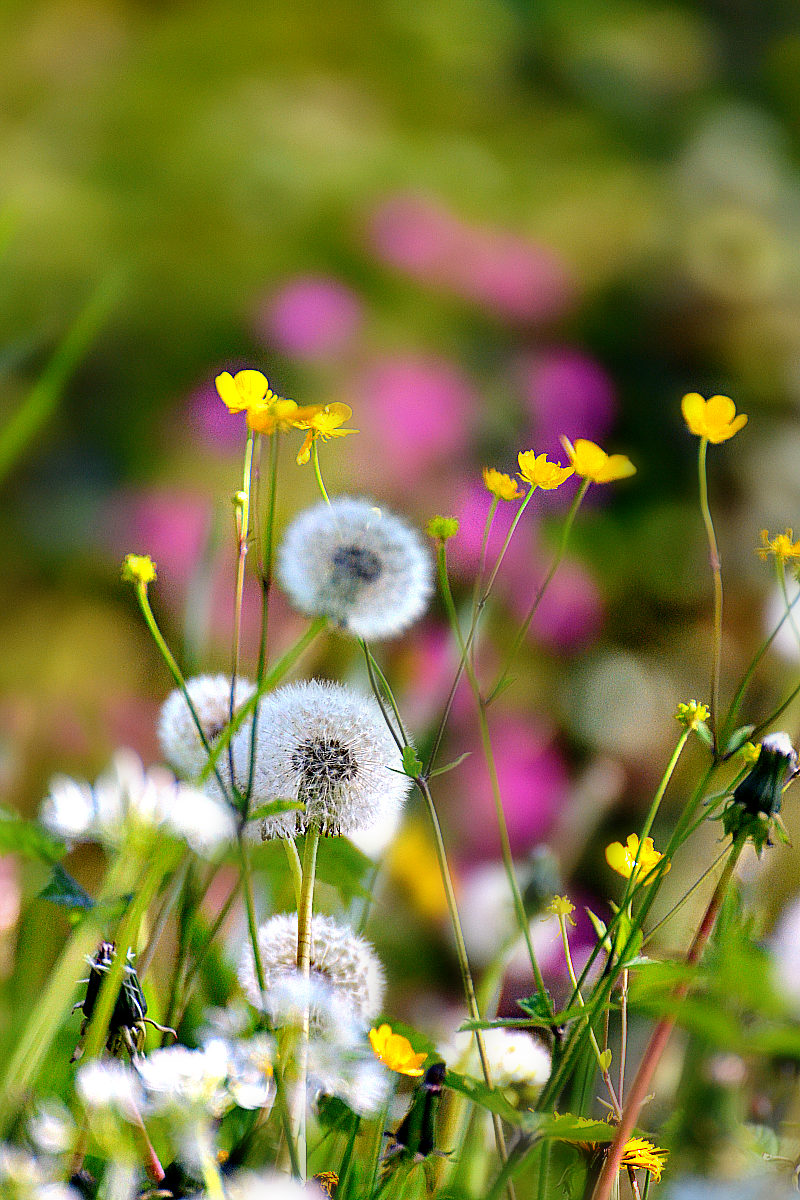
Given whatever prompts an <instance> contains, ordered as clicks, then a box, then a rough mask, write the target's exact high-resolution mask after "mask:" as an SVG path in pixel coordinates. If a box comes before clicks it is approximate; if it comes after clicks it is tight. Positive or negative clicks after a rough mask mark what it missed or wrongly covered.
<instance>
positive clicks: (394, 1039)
mask: <svg viewBox="0 0 800 1200" xmlns="http://www.w3.org/2000/svg"><path fill="white" fill-rule="evenodd" d="M369 1041H370V1045H371V1046H372V1050H373V1053H374V1054H375V1057H376V1058H379V1059H380V1061H381V1062H382V1063H383V1064H384V1066H387V1067H388V1068H389V1070H390V1071H397V1073H398V1074H399V1075H412V1076H419V1075H423V1074H424V1071H423V1070H422V1063H424V1062H425V1059H426V1058H427V1057H428V1056H427V1054H425V1053H421V1054H415V1052H414V1047H413V1046H412V1045H411V1042H410V1041H409V1040H408V1038H407V1037H404V1036H403V1034H402V1033H393V1032H392V1027H391V1025H385V1024H384V1025H379V1026H378V1028H377V1029H370V1031H369Z"/></svg>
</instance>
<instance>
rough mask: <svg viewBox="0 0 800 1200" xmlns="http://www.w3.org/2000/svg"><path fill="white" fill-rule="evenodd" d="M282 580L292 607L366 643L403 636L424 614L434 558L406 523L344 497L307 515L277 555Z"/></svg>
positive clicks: (297, 522)
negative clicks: (334, 623) (336, 625)
mask: <svg viewBox="0 0 800 1200" xmlns="http://www.w3.org/2000/svg"><path fill="white" fill-rule="evenodd" d="M277 574H278V579H279V580H280V582H281V584H282V586H283V588H284V589H285V591H286V592H287V594H288V596H289V598H290V600H291V601H292V603H293V604H294V605H295V606H296V607H297V608H299V609H300V611H301V612H304V613H308V614H309V615H310V616H326V617H330V618H331V620H333V621H335V622H336V623H337V624H338V625H339V626H340V627H341V628H342V629H345V630H347V631H348V632H349V633H352V634H355V635H356V637H362V638H367V639H372V638H389V637H394V636H396V635H397V634H398V633H401V632H402V631H403V630H404V629H407V628H408V626H409V625H410V624H411V623H412V622H413V621H415V620H416V619H417V618H418V617H419V616H421V614H422V613H423V612H424V610H425V608H426V606H427V603H428V600H429V598H430V595H431V591H432V587H433V569H432V564H431V557H430V554H429V553H428V551H427V549H426V548H425V546H424V545H423V543H422V541H421V539H420V537H419V535H418V534H417V533H416V532H415V531H414V530H413V529H411V528H410V527H409V526H408V525H406V523H405V521H402V520H401V519H400V517H397V516H395V515H394V514H393V513H390V512H385V511H384V510H383V509H380V508H377V507H376V506H375V505H373V504H371V503H370V502H369V501H368V500H354V499H352V498H351V497H349V496H340V497H339V498H338V499H336V500H333V501H332V502H331V503H330V504H325V503H323V504H317V505H315V506H314V507H313V508H309V509H307V510H306V511H305V512H302V513H300V515H299V516H298V517H296V518H295V520H294V521H293V522H292V523H291V525H290V526H289V528H288V529H287V531H286V535H285V537H284V540H283V542H282V544H281V546H280V549H279V551H278V561H277Z"/></svg>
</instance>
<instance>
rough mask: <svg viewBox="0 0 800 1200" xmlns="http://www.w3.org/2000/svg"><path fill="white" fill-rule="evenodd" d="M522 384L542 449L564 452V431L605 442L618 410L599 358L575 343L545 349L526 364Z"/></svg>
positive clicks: (538, 446) (536, 442) (537, 445)
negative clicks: (597, 359) (562, 440)
mask: <svg viewBox="0 0 800 1200" xmlns="http://www.w3.org/2000/svg"><path fill="white" fill-rule="evenodd" d="M521 377H522V386H523V389H524V393H525V399H526V403H527V408H528V411H529V413H530V415H531V419H532V437H533V445H534V446H535V448H536V451H537V453H541V452H542V451H546V452H547V453H548V454H550V455H551V457H552V456H553V455H555V456H556V457H558V455H559V454H560V455H561V458H562V459H563V455H564V452H563V449H562V446H561V443H560V440H559V439H560V436H561V434H562V433H563V434H566V436H567V437H568V438H570V439H571V440H574V439H575V438H578V437H582V438H588V439H589V440H590V441H593V442H594V441H596V442H600V443H602V442H603V441H604V440H605V437H606V434H607V433H608V431H609V430H610V428H611V426H612V424H613V422H614V415H615V411H616V398H615V393H614V384H613V382H612V380H611V377H610V376H609V375H608V373H607V372H606V371H605V370H604V368H603V367H602V366H601V365H600V363H598V362H597V361H596V360H595V359H593V358H590V357H589V356H588V355H586V354H582V353H581V352H580V351H579V350H573V349H570V348H569V347H563V348H560V349H551V350H545V351H543V352H541V353H539V354H536V355H531V356H530V357H529V358H527V359H525V360H524V361H523V363H522V364H521Z"/></svg>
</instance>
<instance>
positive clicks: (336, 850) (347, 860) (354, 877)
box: [300, 837, 375, 904]
mask: <svg viewBox="0 0 800 1200" xmlns="http://www.w3.org/2000/svg"><path fill="white" fill-rule="evenodd" d="M302 855H303V852H302V850H301V851H300V857H301V858H302ZM374 873H375V864H374V862H373V861H372V859H371V858H368V857H367V855H366V854H363V853H362V852H361V851H360V850H359V849H358V847H357V846H354V845H353V843H352V842H351V841H349V839H348V838H346V837H324V838H320V843H319V850H318V851H317V879H319V880H321V881H322V882H323V883H328V884H331V886H332V887H335V888H336V890H337V891H338V892H339V895H340V896H341V898H342V901H343V903H345V904H347V903H349V901H350V900H352V899H353V897H354V896H360V897H361V898H362V899H363V900H369V899H370V898H371V892H370V890H369V888H368V887H367V886H366V885H367V884H368V883H370V882H371V881H372V878H373V875H374Z"/></svg>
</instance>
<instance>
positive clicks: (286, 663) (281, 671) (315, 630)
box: [199, 617, 328, 783]
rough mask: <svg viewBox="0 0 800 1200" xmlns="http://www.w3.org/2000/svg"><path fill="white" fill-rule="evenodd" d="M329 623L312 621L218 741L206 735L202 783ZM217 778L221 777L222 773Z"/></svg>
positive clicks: (243, 705)
mask: <svg viewBox="0 0 800 1200" xmlns="http://www.w3.org/2000/svg"><path fill="white" fill-rule="evenodd" d="M327 624H328V618H327V617H317V618H316V619H315V620H314V621H312V622H311V624H310V625H309V627H308V629H306V631H305V633H304V634H302V635H301V636H300V637H299V638H298V639H297V641H296V642H295V643H294V645H293V646H290V647H289V649H288V650H287V651H286V653H285V654H283V655H282V656H281V657H280V658H279V659H278V661H277V662H276V664H275V666H274V667H273V668H272V670H271V671H268V672H267V673H266V675H265V676H264V678H263V679H262V680H261V683H260V684H259V685H258V687H257V688H256V690H255V692H254V693H253V695H252V696H250V697H249V698H248V699H247V700H246V701H245V702H244V704H242V705H240V707H239V708H238V709H237V710H236V713H235V715H234V718H233V720H232V721H230V722H229V723H228V724H227V725H226V726H225V728H224V729H223V730H222V732H221V733H220V734H219V736H218V737H217V738H215V740H214V745H213V746H209V745H208V743H207V742H206V739H205V738H204V739H203V742H204V746H205V749H206V753H207V755H208V758H207V761H206V762H205V764H204V766H203V769H202V771H201V772H200V775H199V782H200V783H205V781H206V780H207V779H208V777H209V775H210V774H211V773H212V771H213V772H214V773H215V774H217V769H216V768H217V760H218V758H219V756H220V755H221V754H223V753H224V752H225V751H226V750H227V748H228V745H229V743H230V741H231V738H232V737H234V736H235V735H236V734H237V733H238V732H239V730H240V729H241V727H242V725H243V724H244V722H245V721H246V720H247V718H248V717H249V716H251V715H252V713H253V711H254V710H255V707H256V704H257V703H258V701H259V700H260V698H261V697H262V696H263V695H264V693H265V692H268V691H270V690H271V689H272V688H274V687H276V686H277V684H278V683H280V681H281V680H282V679H283V677H284V675H286V674H287V673H288V672H289V671H290V670H291V669H292V667H293V666H294V664H295V663H296V662H297V660H298V658H300V655H301V654H302V653H303V651H304V650H306V649H307V648H308V647H309V646H310V645H311V643H312V642H313V641H314V639H315V638H316V637H317V636H318V635H319V634H320V633H321V632H322V630H323V629H324V628H325V626H326V625H327ZM217 778H219V776H218V775H217Z"/></svg>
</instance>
